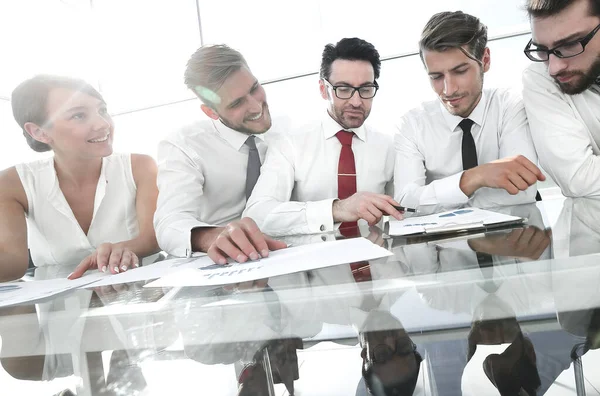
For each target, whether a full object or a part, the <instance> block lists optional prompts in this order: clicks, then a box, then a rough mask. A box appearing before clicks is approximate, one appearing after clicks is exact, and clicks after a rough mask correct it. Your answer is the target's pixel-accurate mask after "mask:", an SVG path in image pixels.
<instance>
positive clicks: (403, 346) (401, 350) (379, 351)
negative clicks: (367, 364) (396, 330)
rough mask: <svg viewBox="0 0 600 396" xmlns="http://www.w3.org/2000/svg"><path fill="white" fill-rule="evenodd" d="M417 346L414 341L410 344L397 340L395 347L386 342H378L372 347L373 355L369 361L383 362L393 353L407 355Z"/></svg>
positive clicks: (414, 350) (413, 351)
mask: <svg viewBox="0 0 600 396" xmlns="http://www.w3.org/2000/svg"><path fill="white" fill-rule="evenodd" d="M416 350H417V346H416V345H415V343H414V342H412V341H411V342H410V344H408V343H406V342H402V343H400V342H397V343H396V346H395V348H393V349H392V348H391V347H390V346H389V345H387V344H378V345H376V346H375V348H373V355H372V359H371V361H372V362H373V363H377V364H384V363H386V362H388V361H389V360H390V359H391V358H392V357H393V356H394V355H396V356H408V355H411V354H413V353H415V352H416Z"/></svg>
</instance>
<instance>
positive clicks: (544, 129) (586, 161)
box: [523, 63, 600, 197]
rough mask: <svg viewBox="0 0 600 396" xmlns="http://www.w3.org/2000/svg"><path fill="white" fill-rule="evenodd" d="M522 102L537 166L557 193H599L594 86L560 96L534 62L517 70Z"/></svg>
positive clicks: (599, 128)
mask: <svg viewBox="0 0 600 396" xmlns="http://www.w3.org/2000/svg"><path fill="white" fill-rule="evenodd" d="M523 101H524V102H525V109H526V110H527V117H528V119H529V125H530V128H531V136H532V138H533V142H534V143H535V149H536V150H537V153H538V156H539V157H540V164H541V166H542V168H544V170H545V171H547V172H548V173H549V174H550V176H551V177H552V179H554V181H555V182H556V184H558V185H559V186H560V188H561V190H562V193H563V194H564V195H566V196H567V197H584V196H592V195H600V157H599V155H600V149H599V148H598V146H599V145H600V112H599V111H598V109H600V88H599V87H598V86H597V85H592V87H591V88H589V89H587V90H586V91H584V92H583V93H581V94H579V95H567V94H564V93H562V92H561V90H560V88H559V87H558V85H557V84H556V83H555V82H554V80H553V79H552V77H550V75H549V74H548V68H547V66H546V65H544V64H543V63H534V64H532V65H531V66H530V67H528V68H527V69H525V71H524V72H523Z"/></svg>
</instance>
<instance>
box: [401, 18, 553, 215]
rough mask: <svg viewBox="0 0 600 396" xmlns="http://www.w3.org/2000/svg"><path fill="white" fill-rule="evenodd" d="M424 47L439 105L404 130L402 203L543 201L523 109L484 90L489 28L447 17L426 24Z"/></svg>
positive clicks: (427, 106) (408, 121)
mask: <svg viewBox="0 0 600 396" xmlns="http://www.w3.org/2000/svg"><path fill="white" fill-rule="evenodd" d="M419 48H420V55H421V60H422V61H423V64H424V66H425V69H426V71H427V74H428V75H429V78H430V83H431V87H432V88H433V90H434V91H435V93H436V94H437V95H438V98H439V101H438V100H435V101H430V102H426V103H423V104H422V105H421V106H420V107H418V108H416V109H413V110H411V111H409V112H408V113H406V114H405V115H404V116H403V117H402V119H401V120H400V122H399V124H398V125H397V127H398V130H397V132H396V136H395V139H394V145H395V148H396V167H395V174H394V181H395V182H394V187H395V196H394V197H395V198H396V200H397V201H399V202H400V203H401V204H402V205H403V206H406V207H419V206H425V205H440V206H442V207H455V206H461V205H472V206H478V207H490V206H498V205H514V204H519V203H528V202H533V201H535V199H536V193H537V188H536V183H537V181H542V180H545V177H544V175H543V174H542V172H541V171H540V169H539V168H538V167H537V166H536V163H537V155H536V152H535V149H534V146H533V142H532V140H531V135H530V132H529V127H528V123H527V117H526V114H525V109H524V106H523V102H522V100H521V98H520V96H519V95H517V94H515V93H513V92H511V91H510V90H505V89H484V88H483V76H484V73H486V72H487V71H488V70H489V68H490V50H489V48H488V47H487V27H486V26H485V25H483V24H482V23H481V22H480V21H479V19H478V18H476V17H474V16H471V15H468V14H465V13H463V12H461V11H457V12H442V13H439V14H436V15H434V16H433V17H432V18H431V19H430V20H429V22H428V23H427V24H426V26H425V28H424V30H423V33H422V35H421V40H420V42H419Z"/></svg>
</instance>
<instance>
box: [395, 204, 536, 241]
mask: <svg viewBox="0 0 600 396" xmlns="http://www.w3.org/2000/svg"><path fill="white" fill-rule="evenodd" d="M526 220H527V219H524V218H522V217H517V216H510V215H505V214H502V213H497V212H492V211H489V210H483V209H478V208H464V209H457V210H451V211H448V212H442V213H436V214H432V215H427V216H415V217H410V218H407V219H404V220H400V221H398V220H393V221H390V222H389V225H390V229H389V232H388V234H389V235H391V236H409V235H422V234H440V233H451V232H461V231H469V230H476V229H485V228H488V227H497V226H502V225H513V224H521V223H523V222H525V221H526Z"/></svg>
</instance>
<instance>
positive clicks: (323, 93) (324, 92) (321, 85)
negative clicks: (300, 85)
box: [319, 79, 329, 100]
mask: <svg viewBox="0 0 600 396" xmlns="http://www.w3.org/2000/svg"><path fill="white" fill-rule="evenodd" d="M319 90H320V91H321V97H322V98H323V99H325V100H329V93H328V92H327V85H325V82H324V81H323V79H320V80H319Z"/></svg>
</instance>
